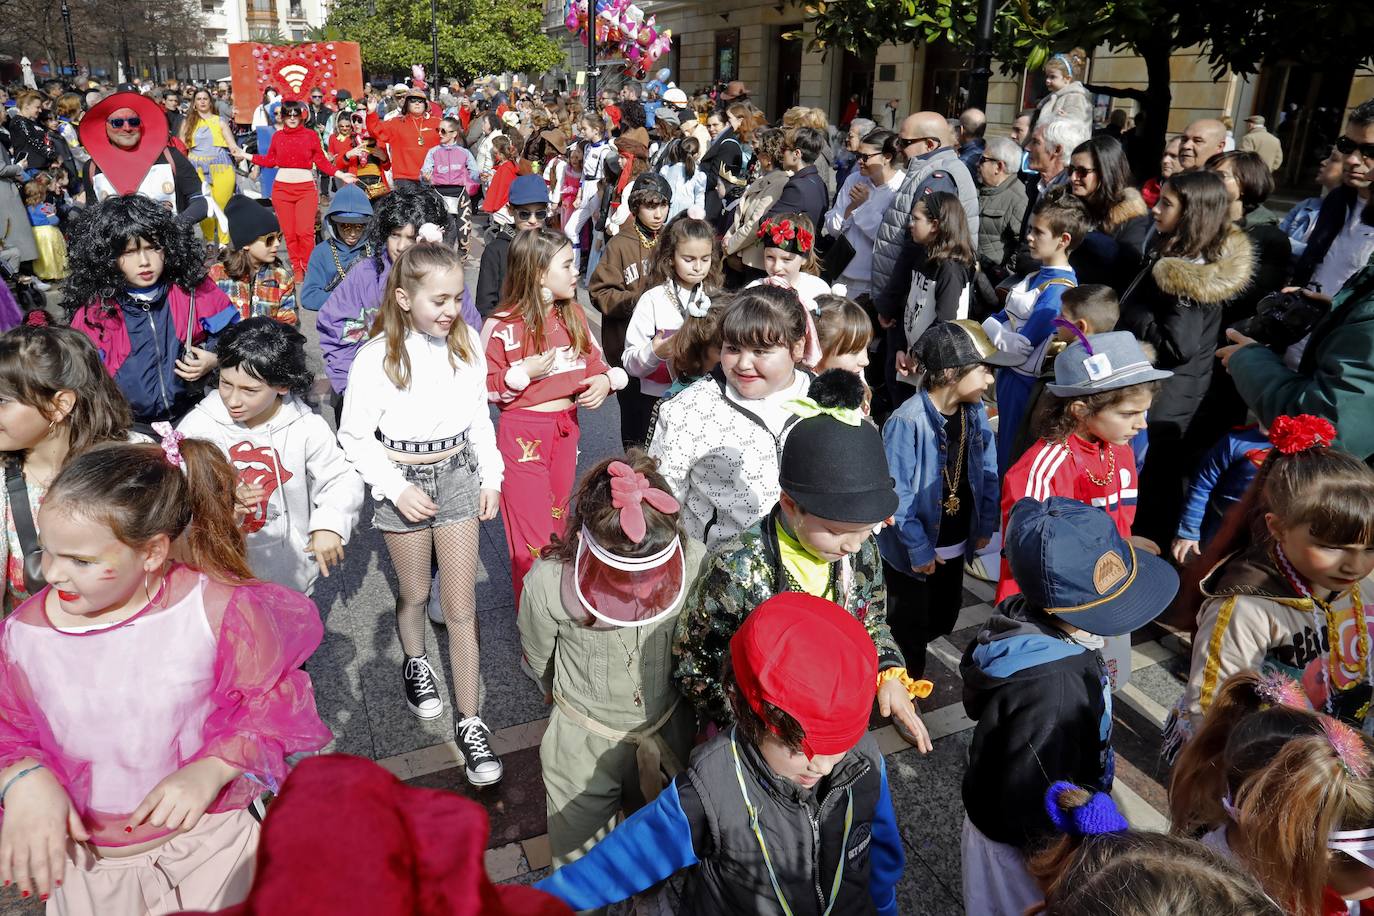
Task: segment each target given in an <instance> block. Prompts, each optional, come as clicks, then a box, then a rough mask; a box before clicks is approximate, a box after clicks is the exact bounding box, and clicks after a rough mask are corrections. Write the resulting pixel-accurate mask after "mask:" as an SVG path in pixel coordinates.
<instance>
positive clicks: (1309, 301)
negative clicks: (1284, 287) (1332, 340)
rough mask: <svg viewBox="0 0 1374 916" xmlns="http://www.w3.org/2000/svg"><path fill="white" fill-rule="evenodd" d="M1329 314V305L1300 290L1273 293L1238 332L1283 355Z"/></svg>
mask: <svg viewBox="0 0 1374 916" xmlns="http://www.w3.org/2000/svg"><path fill="white" fill-rule="evenodd" d="M1330 310H1331V303H1330V302H1327V301H1324V300H1321V299H1313V298H1310V297H1308V296H1305V295H1303V293H1302V291H1301V290H1294V291H1293V292H1291V293H1285V292H1277V293H1270V294H1269V295H1267V296H1265V297H1264V298H1263V299H1261V300H1260V301H1259V304H1258V305H1257V306H1255V314H1254V315H1253V316H1251V317H1250V318H1246V319H1245V320H1244V321H1242V322H1240V323H1239V324H1237V325H1236V326H1235V329H1236V330H1237V331H1239V332H1240V333H1242V334H1244V335H1245V336H1246V337H1252V338H1254V339H1255V340H1257V341H1259V342H1260V343H1262V344H1264V345H1265V346H1266V347H1268V348H1269V349H1271V350H1274V351H1276V352H1278V353H1282V352H1283V351H1284V350H1287V349H1288V348H1289V347H1291V346H1292V345H1293V344H1295V343H1297V342H1298V341H1300V340H1302V339H1303V338H1304V337H1306V336H1307V335H1308V334H1309V333H1311V331H1312V329H1313V328H1314V327H1316V326H1317V322H1318V321H1321V320H1322V319H1323V318H1325V317H1326V313H1327V312H1329V311H1330Z"/></svg>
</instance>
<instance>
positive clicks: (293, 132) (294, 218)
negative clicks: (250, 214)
mask: <svg viewBox="0 0 1374 916" xmlns="http://www.w3.org/2000/svg"><path fill="white" fill-rule="evenodd" d="M281 122H282V127H281V130H278V131H277V132H276V133H274V134H273V135H272V143H271V145H270V146H268V147H267V152H266V153H265V154H264V153H258V154H257V155H253V156H250V155H249V154H247V153H245V152H243V151H242V150H240V151H238V152H237V153H235V154H234V155H235V156H236V157H237V158H238V159H243V160H248V161H251V162H252V163H253V164H254V165H258V166H262V167H263V168H276V169H277V177H276V180H275V181H273V182H272V208H273V209H274V210H276V212H277V221H278V222H279V223H281V234H282V237H283V238H284V239H285V240H286V252H287V254H288V255H289V256H290V258H291V269H292V271H294V272H295V275H296V277H297V282H299V280H300V278H303V277H304V276H305V269H306V267H307V266H309V264H310V253H311V252H312V251H314V250H315V218H316V217H317V216H318V215H319V211H320V189H319V182H318V181H317V180H316V177H315V172H314V169H319V170H320V171H321V172H323V173H324V174H326V175H329V176H331V177H333V178H336V179H338V180H339V181H340V182H341V183H343V184H353V183H354V182H355V181H357V180H358V178H357V176H356V175H350V174H349V173H347V172H343V171H340V170H339V168H338V167H337V166H335V165H334V163H332V162H330V161H329V157H328V156H326V155H325V154H324V147H323V146H321V145H320V135H319V134H317V133H315V130H314V128H311V127H307V126H305V102H303V101H301V100H300V99H299V98H288V99H287V100H286V101H284V102H282V106H281Z"/></svg>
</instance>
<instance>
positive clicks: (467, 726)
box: [457, 716, 505, 786]
mask: <svg viewBox="0 0 1374 916" xmlns="http://www.w3.org/2000/svg"><path fill="white" fill-rule="evenodd" d="M457 732H458V749H459V750H460V751H462V752H463V765H464V767H465V773H466V775H467V778H468V782H469V783H471V784H472V785H474V786H490V785H493V784H495V783H498V782H500V781H501V776H502V775H503V774H504V773H505V767H503V766H502V765H501V758H500V757H497V756H496V754H495V753H493V752H492V749H491V729H489V728H487V725H486V723H485V722H483V721H482V719H481V718H480V717H478V716H469V717H468V718H466V719H464V720H463V721H461V722H459V723H458V728H457Z"/></svg>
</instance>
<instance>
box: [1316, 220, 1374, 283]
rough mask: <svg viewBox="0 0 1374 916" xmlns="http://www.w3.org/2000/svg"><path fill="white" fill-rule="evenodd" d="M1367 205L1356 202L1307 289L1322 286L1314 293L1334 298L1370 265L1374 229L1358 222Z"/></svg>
mask: <svg viewBox="0 0 1374 916" xmlns="http://www.w3.org/2000/svg"><path fill="white" fill-rule="evenodd" d="M1366 205H1367V204H1366V202H1365V201H1364V200H1356V201H1355V206H1354V207H1353V208H1352V209H1351V212H1350V218H1349V219H1348V220H1346V223H1345V227H1344V228H1343V229H1341V233H1340V235H1338V236H1336V237H1335V238H1334V239H1332V240H1331V247H1330V248H1328V249H1327V251H1326V257H1324V258H1322V262H1321V263H1320V264H1318V265H1317V269H1316V270H1315V271H1313V272H1312V283H1311V284H1310V285H1314V286H1315V285H1316V284H1321V285H1320V286H1317V289H1318V290H1319V291H1320V292H1322V293H1324V294H1325V295H1328V296H1335V295H1336V293H1337V292H1339V291H1340V288H1341V287H1342V286H1345V281H1346V280H1349V279H1350V278H1351V277H1353V276H1354V275H1355V271H1357V270H1359V269H1360V268H1362V267H1364V266H1365V264H1367V263H1369V256H1370V255H1371V254H1374V226H1369V225H1366V224H1365V223H1364V221H1363V220H1361V219H1360V214H1361V213H1363V212H1364V209H1365V206H1366Z"/></svg>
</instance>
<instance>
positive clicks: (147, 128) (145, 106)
mask: <svg viewBox="0 0 1374 916" xmlns="http://www.w3.org/2000/svg"><path fill="white" fill-rule="evenodd" d="M121 108H127V109H130V110H132V111H133V113H134V115H135V116H136V117H137V118H139V119H140V120H141V121H142V122H143V123H142V125H141V128H142V131H143V134H142V136H141V137H140V138H139V141H138V146H136V147H134V148H133V149H123V148H121V147H118V146H115V145H114V144H113V143H111V142H110V138H109V136H108V135H107V134H106V132H105V122H106V120H108V119H109V117H110V116H111V115H112V114H114V113H115V112H116V111H119V110H120V109H121ZM77 135H78V136H79V137H80V138H81V145H82V146H84V147H86V152H88V153H90V154H91V159H92V160H94V161H95V165H96V168H98V169H100V171H101V172H102V173H103V174H104V175H105V177H106V178H108V179H109V181H110V184H112V185H113V186H114V189H115V190H116V191H118V192H119V193H120V194H133V193H135V192H136V191H137V190H138V189H139V186H140V185H141V184H143V179H144V178H146V177H147V175H148V170H149V169H151V168H152V167H153V163H154V162H156V161H157V160H158V158H159V157H161V156H162V154H163V152H164V151H166V149H167V116H166V115H165V114H163V112H162V107H161V106H159V105H158V103H157V102H155V101H153V100H152V99H150V98H148V97H147V96H146V95H143V94H141V93H138V92H116V93H115V94H113V95H109V96H106V97H105V98H103V99H101V100H100V101H99V102H97V103H96V104H95V105H94V106H92V107H91V110H90V111H88V112H87V113H86V116H85V117H84V118H82V119H81V125H80V126H79V127H78V128H77Z"/></svg>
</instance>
